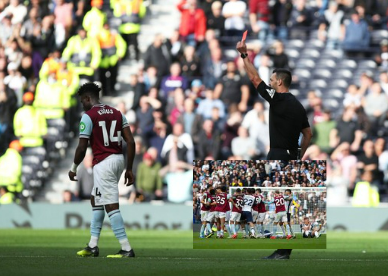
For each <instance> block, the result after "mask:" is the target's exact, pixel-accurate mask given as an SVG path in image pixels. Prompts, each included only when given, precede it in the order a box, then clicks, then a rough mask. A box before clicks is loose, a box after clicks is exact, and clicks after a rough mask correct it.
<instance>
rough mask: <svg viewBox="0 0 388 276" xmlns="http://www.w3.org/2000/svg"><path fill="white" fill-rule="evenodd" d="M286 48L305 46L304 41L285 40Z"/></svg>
mask: <svg viewBox="0 0 388 276" xmlns="http://www.w3.org/2000/svg"><path fill="white" fill-rule="evenodd" d="M284 46H285V48H289V47H290V48H303V47H304V41H303V40H301V39H290V40H288V41H285V42H284Z"/></svg>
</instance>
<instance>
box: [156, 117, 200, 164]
mask: <svg viewBox="0 0 388 276" xmlns="http://www.w3.org/2000/svg"><path fill="white" fill-rule="evenodd" d="M174 143H177V147H178V160H181V161H184V162H192V160H194V147H193V140H192V139H191V136H190V134H188V133H184V127H183V125H182V124H180V123H176V124H175V125H174V126H173V131H172V134H170V135H168V136H167V138H166V141H165V143H164V145H163V149H162V152H161V156H162V159H163V160H164V161H165V162H164V163H166V162H167V160H169V159H168V155H169V152H170V151H171V149H172V147H173V145H174Z"/></svg>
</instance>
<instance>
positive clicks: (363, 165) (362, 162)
mask: <svg viewBox="0 0 388 276" xmlns="http://www.w3.org/2000/svg"><path fill="white" fill-rule="evenodd" d="M362 149H363V152H362V153H361V154H360V155H359V156H358V157H357V160H358V162H357V168H358V169H359V170H360V172H361V173H362V172H364V171H370V172H371V173H372V180H371V182H373V183H376V184H378V183H379V170H378V168H379V158H378V156H377V155H376V152H375V150H374V144H373V141H372V140H366V141H365V142H364V145H363V147H362Z"/></svg>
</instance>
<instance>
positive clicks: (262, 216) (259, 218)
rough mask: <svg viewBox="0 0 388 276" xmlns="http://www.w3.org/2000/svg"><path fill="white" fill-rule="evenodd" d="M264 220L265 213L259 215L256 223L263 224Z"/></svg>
mask: <svg viewBox="0 0 388 276" xmlns="http://www.w3.org/2000/svg"><path fill="white" fill-rule="evenodd" d="M264 220H265V213H259V215H258V217H257V222H263V221H264Z"/></svg>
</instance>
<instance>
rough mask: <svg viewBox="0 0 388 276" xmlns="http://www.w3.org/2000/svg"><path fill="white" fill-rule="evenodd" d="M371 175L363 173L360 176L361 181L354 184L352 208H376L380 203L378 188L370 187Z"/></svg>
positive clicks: (368, 172)
mask: <svg viewBox="0 0 388 276" xmlns="http://www.w3.org/2000/svg"><path fill="white" fill-rule="evenodd" d="M371 182H372V173H371V172H370V171H365V172H364V173H363V174H362V176H361V181H360V182H357V183H356V187H355V188H354V193H353V206H354V207H376V206H378V205H379V203H380V195H379V191H378V188H377V187H376V186H374V185H371V184H370V183H371Z"/></svg>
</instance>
